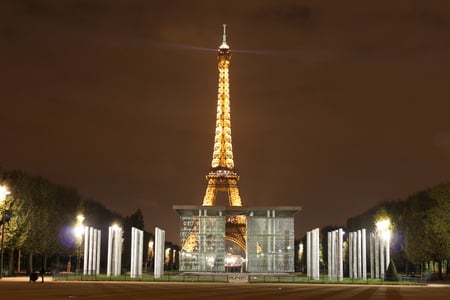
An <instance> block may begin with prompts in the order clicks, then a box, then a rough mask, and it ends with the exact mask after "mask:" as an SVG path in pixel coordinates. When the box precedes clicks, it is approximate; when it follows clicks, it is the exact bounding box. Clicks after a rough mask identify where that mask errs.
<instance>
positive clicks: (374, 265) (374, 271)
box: [369, 233, 391, 279]
mask: <svg viewBox="0 0 450 300" xmlns="http://www.w3.org/2000/svg"><path fill="white" fill-rule="evenodd" d="M369 247H370V276H371V277H372V278H381V279H383V278H384V275H385V273H386V270H387V268H388V266H389V262H390V260H391V259H390V251H389V248H390V245H389V239H384V238H382V237H381V236H380V234H379V233H371V234H370V243H369Z"/></svg>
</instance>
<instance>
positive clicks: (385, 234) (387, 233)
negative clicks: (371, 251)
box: [375, 218, 391, 277]
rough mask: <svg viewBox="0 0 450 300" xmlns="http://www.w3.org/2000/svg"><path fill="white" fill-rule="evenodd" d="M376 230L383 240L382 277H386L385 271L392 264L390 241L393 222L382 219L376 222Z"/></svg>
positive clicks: (381, 254)
mask: <svg viewBox="0 0 450 300" xmlns="http://www.w3.org/2000/svg"><path fill="white" fill-rule="evenodd" d="M375 225H376V228H377V233H378V236H379V237H380V238H381V244H382V247H381V253H380V256H381V271H382V277H384V274H385V271H386V270H387V268H388V266H389V263H390V248H391V247H390V240H391V220H389V219H387V218H386V219H381V220H379V221H377V222H376V224H375ZM383 248H385V249H386V257H385V260H384V259H383V258H384V253H383V252H384V249H383Z"/></svg>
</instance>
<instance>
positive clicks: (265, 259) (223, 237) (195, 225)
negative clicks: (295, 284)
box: [173, 205, 301, 272]
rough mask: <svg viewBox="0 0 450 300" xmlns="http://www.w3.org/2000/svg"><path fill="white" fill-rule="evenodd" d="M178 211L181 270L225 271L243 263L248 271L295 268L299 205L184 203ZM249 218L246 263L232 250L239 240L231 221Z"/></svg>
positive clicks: (242, 268)
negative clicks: (187, 204) (296, 227)
mask: <svg viewBox="0 0 450 300" xmlns="http://www.w3.org/2000/svg"><path fill="white" fill-rule="evenodd" d="M173 209H174V210H176V211H177V213H178V214H179V216H180V238H181V245H182V249H181V251H180V271H194V272H225V271H227V268H228V267H233V266H240V267H241V270H244V271H247V272H293V271H294V239H295V237H294V216H295V215H296V214H297V213H298V212H299V211H300V210H301V207H298V206H277V207H275V206H274V207H244V206H241V207H235V206H210V207H209V206H190V205H189V206H184V205H183V206H181V205H175V206H174V207H173ZM239 218H245V219H246V220H247V223H246V226H245V227H244V230H245V237H246V243H244V247H245V249H242V250H243V251H242V253H245V254H244V256H245V257H242V259H243V260H242V262H237V263H236V262H234V261H233V260H232V259H231V258H235V257H236V256H233V255H232V253H230V252H229V251H228V248H227V245H228V244H229V243H230V242H231V243H235V244H236V241H234V240H232V239H233V233H230V232H228V231H229V230H234V229H233V228H234V227H233V226H231V227H230V226H229V220H233V219H239Z"/></svg>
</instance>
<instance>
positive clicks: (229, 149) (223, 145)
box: [203, 25, 242, 206]
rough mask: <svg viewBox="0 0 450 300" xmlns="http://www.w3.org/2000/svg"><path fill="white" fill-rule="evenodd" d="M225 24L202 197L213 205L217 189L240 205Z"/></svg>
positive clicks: (208, 203) (218, 57)
mask: <svg viewBox="0 0 450 300" xmlns="http://www.w3.org/2000/svg"><path fill="white" fill-rule="evenodd" d="M225 29H226V25H224V33H223V41H222V45H221V46H220V47H219V53H218V56H217V59H218V69H219V82H218V89H217V91H218V95H217V110H216V130H215V137H214V147H213V154H212V160H211V171H210V172H209V174H208V175H206V180H207V182H208V186H207V188H206V193H205V196H204V198H203V205H204V206H213V205H215V204H216V196H217V192H228V202H229V204H230V205H231V206H242V201H241V197H240V196H239V189H238V187H237V182H238V180H239V175H238V174H237V173H235V172H234V160H233V145H232V139H231V113H230V83H229V66H230V60H231V54H230V49H229V46H228V44H227V43H226V31H225Z"/></svg>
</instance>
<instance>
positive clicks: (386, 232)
mask: <svg viewBox="0 0 450 300" xmlns="http://www.w3.org/2000/svg"><path fill="white" fill-rule="evenodd" d="M375 225H376V228H377V232H378V233H379V234H380V236H381V238H382V239H383V240H385V241H388V240H390V239H391V220H389V219H382V220H379V221H378V222H376V224H375Z"/></svg>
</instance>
